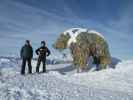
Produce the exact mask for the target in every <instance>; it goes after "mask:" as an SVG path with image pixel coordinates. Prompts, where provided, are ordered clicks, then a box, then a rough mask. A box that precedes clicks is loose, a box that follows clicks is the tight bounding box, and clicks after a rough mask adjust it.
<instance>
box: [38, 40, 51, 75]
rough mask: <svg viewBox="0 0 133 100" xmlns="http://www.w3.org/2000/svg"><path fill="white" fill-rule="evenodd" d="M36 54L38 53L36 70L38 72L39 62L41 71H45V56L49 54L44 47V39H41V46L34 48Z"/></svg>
mask: <svg viewBox="0 0 133 100" xmlns="http://www.w3.org/2000/svg"><path fill="white" fill-rule="evenodd" d="M36 54H37V55H38V61H37V66H36V72H38V73H39V67H40V64H41V62H42V64H43V72H46V56H49V55H50V50H49V49H48V48H47V47H46V43H45V41H41V47H40V48H38V49H37V50H36Z"/></svg>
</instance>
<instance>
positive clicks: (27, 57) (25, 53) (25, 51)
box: [20, 40, 33, 75]
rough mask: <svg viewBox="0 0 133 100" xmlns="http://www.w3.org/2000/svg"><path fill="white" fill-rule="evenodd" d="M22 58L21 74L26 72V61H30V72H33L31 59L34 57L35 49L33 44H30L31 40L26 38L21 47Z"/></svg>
mask: <svg viewBox="0 0 133 100" xmlns="http://www.w3.org/2000/svg"><path fill="white" fill-rule="evenodd" d="M20 55H21V59H22V66H21V74H22V75H24V74H25V66H26V62H28V72H29V73H30V74H31V73H32V66H31V59H32V57H33V49H32V46H31V45H30V41H29V40H26V41H25V45H24V46H23V47H22V48H21V52H20Z"/></svg>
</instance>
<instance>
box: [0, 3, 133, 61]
mask: <svg viewBox="0 0 133 100" xmlns="http://www.w3.org/2000/svg"><path fill="white" fill-rule="evenodd" d="M132 10H133V0H0V55H1V56H9V55H19V50H20V48H21V46H22V45H23V43H24V41H25V39H30V40H31V42H32V44H33V46H34V49H35V48H37V46H39V45H40V41H41V40H46V41H47V44H48V46H49V48H50V49H51V50H52V51H53V49H52V46H51V45H52V43H53V42H54V41H55V40H56V38H57V36H58V35H59V34H60V33H61V32H63V31H64V30H66V29H69V28H72V27H83V28H88V29H94V30H97V31H99V32H101V33H102V34H103V35H104V37H105V38H106V40H107V42H108V44H109V47H110V52H111V55H112V56H115V57H119V58H122V59H133V46H132V41H133V33H132V32H133V19H132V16H133V11H132ZM54 53H55V51H53V54H54Z"/></svg>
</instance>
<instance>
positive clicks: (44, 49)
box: [36, 46, 50, 58]
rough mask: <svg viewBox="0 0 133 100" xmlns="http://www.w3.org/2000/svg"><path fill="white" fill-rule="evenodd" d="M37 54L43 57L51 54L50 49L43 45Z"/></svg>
mask: <svg viewBox="0 0 133 100" xmlns="http://www.w3.org/2000/svg"><path fill="white" fill-rule="evenodd" d="M36 54H37V55H39V57H41V58H46V56H49V55H50V50H49V49H48V48H47V47H45V46H42V47H40V48H38V49H37V50H36Z"/></svg>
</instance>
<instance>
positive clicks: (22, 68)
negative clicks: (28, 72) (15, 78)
mask: <svg viewBox="0 0 133 100" xmlns="http://www.w3.org/2000/svg"><path fill="white" fill-rule="evenodd" d="M25 65H26V59H23V61H22V66H21V74H22V75H24V74H25Z"/></svg>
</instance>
